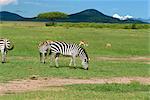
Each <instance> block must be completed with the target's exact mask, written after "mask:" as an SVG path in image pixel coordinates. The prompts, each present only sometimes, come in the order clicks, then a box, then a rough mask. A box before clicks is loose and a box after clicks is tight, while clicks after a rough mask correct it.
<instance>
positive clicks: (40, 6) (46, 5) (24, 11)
mask: <svg viewBox="0 0 150 100" xmlns="http://www.w3.org/2000/svg"><path fill="white" fill-rule="evenodd" d="M0 6H1V9H0V10H1V11H10V12H14V13H17V14H19V15H21V16H23V17H34V16H37V14H39V13H41V12H50V11H61V12H65V13H67V14H73V13H76V12H80V11H82V10H85V9H97V10H99V11H100V12H102V13H104V14H106V15H109V16H112V15H113V14H119V15H121V16H126V15H130V16H133V17H134V18H150V0H0Z"/></svg>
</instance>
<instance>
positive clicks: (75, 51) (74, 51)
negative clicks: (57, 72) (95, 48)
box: [49, 41, 89, 70]
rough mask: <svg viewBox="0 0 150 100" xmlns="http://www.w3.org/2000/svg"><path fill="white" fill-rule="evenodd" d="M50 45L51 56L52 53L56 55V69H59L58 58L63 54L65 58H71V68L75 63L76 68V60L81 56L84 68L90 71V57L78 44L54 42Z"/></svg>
mask: <svg viewBox="0 0 150 100" xmlns="http://www.w3.org/2000/svg"><path fill="white" fill-rule="evenodd" d="M49 45H50V55H52V53H54V54H55V64H56V67H59V65H58V57H59V55H60V54H62V55H64V56H71V60H70V63H69V66H71V65H72V62H73V64H74V67H75V66H76V63H75V58H76V57H77V56H79V57H80V59H81V60H82V66H83V68H84V69H87V70H88V64H89V58H88V55H87V53H86V51H85V49H84V48H82V47H81V46H79V45H78V44H75V43H66V42H60V41H54V42H51V43H50V44H49Z"/></svg>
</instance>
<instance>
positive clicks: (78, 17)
mask: <svg viewBox="0 0 150 100" xmlns="http://www.w3.org/2000/svg"><path fill="white" fill-rule="evenodd" d="M0 20H1V21H48V20H39V19H36V17H33V18H24V17H22V16H20V15H18V14H15V13H10V12H7V11H2V12H0ZM56 21H59V22H96V23H143V22H142V21H139V20H135V19H127V20H120V19H117V18H113V17H111V16H107V15H105V14H103V13H101V12H99V11H97V10H95V9H87V10H84V11H81V12H79V13H75V14H71V15H68V18H66V19H58V20H56Z"/></svg>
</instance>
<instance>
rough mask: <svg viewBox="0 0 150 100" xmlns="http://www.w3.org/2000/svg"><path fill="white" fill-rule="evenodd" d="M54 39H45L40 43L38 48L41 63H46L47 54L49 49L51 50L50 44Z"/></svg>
mask: <svg viewBox="0 0 150 100" xmlns="http://www.w3.org/2000/svg"><path fill="white" fill-rule="evenodd" d="M51 42H52V41H50V40H47V41H44V42H42V43H40V44H39V46H38V48H39V54H40V62H41V63H45V58H46V56H47V53H48V50H49V44H50V43H51Z"/></svg>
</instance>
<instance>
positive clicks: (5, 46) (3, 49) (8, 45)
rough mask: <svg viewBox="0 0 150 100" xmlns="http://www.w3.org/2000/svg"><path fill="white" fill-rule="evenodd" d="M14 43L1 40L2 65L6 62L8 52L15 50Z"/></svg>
mask: <svg viewBox="0 0 150 100" xmlns="http://www.w3.org/2000/svg"><path fill="white" fill-rule="evenodd" d="M13 47H14V46H13V45H12V43H11V42H10V41H9V40H8V39H0V50H1V54H2V63H5V62H6V54H7V51H8V50H12V49H13Z"/></svg>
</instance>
